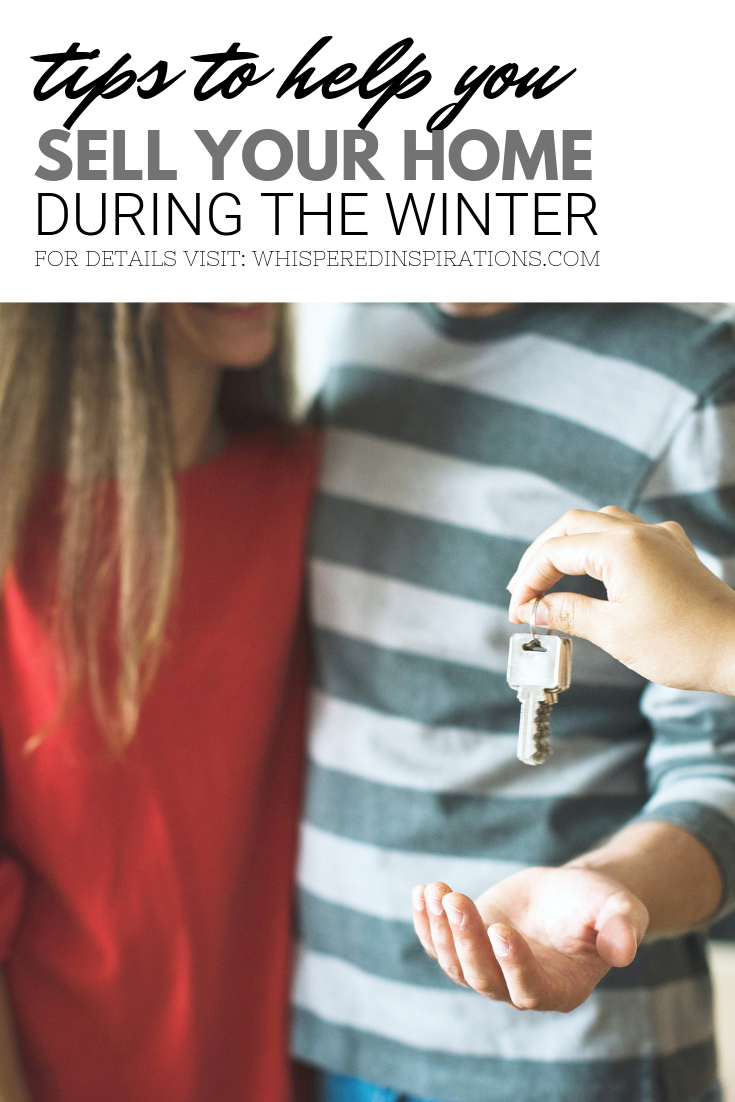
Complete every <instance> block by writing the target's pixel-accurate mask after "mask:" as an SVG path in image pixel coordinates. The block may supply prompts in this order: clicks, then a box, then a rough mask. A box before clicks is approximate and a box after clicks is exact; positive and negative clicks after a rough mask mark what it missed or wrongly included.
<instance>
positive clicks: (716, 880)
mask: <svg viewBox="0 0 735 1102" xmlns="http://www.w3.org/2000/svg"><path fill="white" fill-rule="evenodd" d="M567 867H569V868H582V869H588V870H590V871H592V872H597V873H601V874H602V875H605V876H609V877H611V878H612V879H614V880H617V881H618V882H619V883H620V884H622V885H623V887H624V888H626V889H627V890H628V891H629V892H632V894H633V895H635V896H637V897H638V899H640V901H641V902H642V903H643V904H644V906H645V907H646V908H647V910H648V913H649V916H650V920H651V921H650V927H649V930H650V932H651V933H662V932H664V931H666V932H670V931H671V932H673V931H678V930H681V931H684V930H687V929H692V928H694V927H697V926H699V925H701V924H702V923H704V922H706V921H707V920H708V919H709V918H711V917H712V916H713V915H714V914H715V912H716V911H717V909H718V907H719V906H720V902H721V898H722V888H723V885H722V877H721V874H720V870H719V868H718V866H717V863H716V861H715V859H714V857H713V856H712V854H711V853H710V851H709V850H708V849H707V847H706V846H705V845H704V843H703V842H700V841H699V839H698V838H695V836H694V835H693V834H692V833H691V832H690V831H688V830H686V829H685V828H684V827H680V826H677V825H675V824H674V823H667V822H665V821H655V822H640V823H632V824H630V825H629V826H627V827H625V828H624V829H623V830H621V831H620V833H619V834H616V835H615V836H614V837H613V838H611V839H610V840H609V841H608V842H606V843H605V844H604V845H602V846H600V847H599V848H598V849H596V850H592V851H590V852H589V853H586V854H582V856H580V857H577V858H575V859H574V860H573V861H570V862H569V863H568V866H567Z"/></svg>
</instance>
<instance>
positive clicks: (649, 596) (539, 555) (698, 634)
mask: <svg viewBox="0 0 735 1102" xmlns="http://www.w3.org/2000/svg"><path fill="white" fill-rule="evenodd" d="M565 574H589V575H590V576H591V577H593V578H597V579H599V580H600V581H602V582H603V583H604V584H605V587H606V589H607V595H608V600H607V601H597V600H594V599H593V598H591V597H585V596H582V595H581V594H578V593H563V592H558V593H547V592H546V591H547V590H548V589H549V588H550V587H551V586H552V585H554V584H555V583H556V582H558V581H559V579H560V578H562V577H563V576H564V575H565ZM508 588H509V589H510V591H511V593H512V599H511V602H510V611H509V619H510V621H511V623H523V622H525V621H527V620H528V619H529V617H530V610H531V607H532V603H533V600H534V599H535V598H536V597H539V596H543V600H542V601H541V603H540V605H539V606H538V610H537V615H536V621H537V623H539V624H547V625H550V626H551V627H552V628H557V629H559V630H560V631H564V632H568V633H569V634H570V635H578V636H581V637H582V638H584V639H589V640H590V641H591V642H592V643H595V644H596V645H597V646H599V647H602V648H603V650H606V651H608V652H609V653H610V654H612V655H613V657H615V658H617V659H618V660H619V661H621V662H623V663H624V664H625V665H626V666H629V667H630V668H631V669H633V670H636V671H637V672H638V673H640V674H642V675H643V676H644V677H647V678H649V679H650V680H651V681H657V682H658V683H659V684H662V685H669V686H671V687H672V688H678V689H704V690H710V691H713V692H721V693H729V694H731V695H735V593H734V592H733V591H732V590H731V589H730V587H729V586H727V585H725V583H724V582H722V581H721V580H720V579H719V578H717V577H716V576H715V575H714V574H712V572H711V571H709V570H708V569H707V568H706V567H705V566H704V565H703V563H701V562H700V560H699V559H698V558H697V556H696V553H695V551H694V548H693V547H692V545H691V543H690V542H689V540H688V539H687V536H686V534H685V532H684V530H683V529H682V528H681V527H680V526H679V525H678V524H675V523H673V522H667V523H665V524H646V523H645V522H644V521H642V520H641V519H640V517H637V516H635V515H634V514H633V513H627V512H625V510H623V509H618V508H616V507H615V506H608V507H606V508H605V509H601V510H600V512H598V513H593V512H584V511H582V510H575V511H572V512H569V513H565V514H564V516H563V517H561V519H560V520H558V521H557V522H556V524H553V525H552V526H551V527H550V528H548V529H547V530H546V531H545V532H544V533H543V534H542V535H540V536H539V537H538V539H536V540H535V541H534V542H533V543H532V544H531V546H530V547H529V548H528V550H527V551H526V553H525V555H524V556H523V558H522V559H521V561H520V564H519V566H518V570H517V571H516V573H515V575H514V576H513V578H512V579H511V581H510V584H509V586H508Z"/></svg>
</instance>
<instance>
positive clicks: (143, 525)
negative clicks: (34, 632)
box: [0, 303, 283, 749]
mask: <svg viewBox="0 0 735 1102" xmlns="http://www.w3.org/2000/svg"><path fill="white" fill-rule="evenodd" d="M243 375H244V376H250V378H244V379H243V380H242V382H239V381H238V380H235V379H233V380H232V381H231V383H230V386H229V388H228V389H229V390H231V392H232V403H231V404H232V405H233V408H236V410H237V412H238V413H239V414H240V415H241V414H242V413H243V412H244V410H246V409H247V410H250V409H252V406H253V391H254V390H255V389H258V390H260V391H267V390H268V389H271V390H272V389H273V388H272V385H270V382H271V381H272V379H273V378H274V377H278V375H277V372H276V371H275V370H274V369H273V368H272V365H271V369H270V370H269V371H268V372H265V373H263V372H261V373H259V374H256V375H254V376H253V375H251V373H250V372H245V373H243ZM224 390H225V388H224V387H223V391H224ZM262 397H263V394H262V393H260V394H258V395H257V399H256V402H257V403H260V401H261V399H262ZM282 398H283V392H282V393H281V394H280V395H277V396H276V401H278V400H279V399H282ZM52 467H57V468H59V469H60V470H61V471H62V472H63V476H64V477H63V487H64V489H63V500H62V506H63V507H62V522H61V529H60V534H59V538H58V548H57V562H58V577H57V578H56V580H55V585H54V594H55V596H54V599H53V600H52V601H51V602H50V605H51V606H52V607H50V608H49V613H50V614H51V616H52V621H53V629H54V631H55V633H56V634H57V638H58V643H59V652H60V655H61V656H62V658H63V667H62V670H61V672H62V676H63V679H64V680H63V686H64V693H63V701H64V702H65V704H66V705H67V706H68V705H70V704H71V703H73V701H74V700H75V699H76V697H77V696H78V693H79V690H80V689H81V688H83V687H86V688H87V689H88V691H89V693H90V698H91V701H92V705H93V707H94V711H95V713H96V715H97V717H98V720H99V722H100V725H101V727H102V730H103V732H104V734H105V738H106V740H107V742H108V744H109V745H110V746H111V747H113V748H116V749H120V748H122V747H123V746H125V745H126V744H127V743H128V742H129V740H130V739H131V738H132V736H133V734H134V733H135V729H136V726H137V722H138V716H139V713H140V707H141V701H142V699H143V696H144V693H145V690H146V688H147V686H148V685H149V684H150V680H151V677H152V675H153V673H154V671H155V669H156V665H157V662H158V660H159V657H160V653H161V647H162V644H163V640H164V632H165V627H166V622H167V617H168V612H169V609H170V606H171V601H172V597H173V594H174V590H175V585H176V578H177V567H178V517H177V493H176V477H175V462H174V451H173V443H172V433H171V426H170V423H169V404H168V396H167V385H166V376H165V372H164V368H163V363H162V358H161V350H160V327H159V308H158V306H157V305H155V304H150V303H148V304H135V303H132V304H131V303H115V304H109V303H106V304H97V303H78V304H46V303H27V304H2V305H0V576H1V577H2V578H4V577H5V575H6V572H7V569H8V567H9V566H10V564H11V562H12V561H13V559H14V557H15V556H16V553H17V551H18V549H19V543H20V542H21V541H22V538H23V532H24V526H25V522H26V518H27V516H28V511H29V508H30V506H31V504H32V502H33V499H34V495H35V493H36V491H37V489H38V487H39V484H40V483H41V481H42V480H43V478H44V476H45V474H46V472H47V471H48V470H49V468H52ZM111 623H112V624H113V625H114V633H113V638H112V639H110V638H109V627H110V624H111ZM110 653H112V654H113V656H114V657H113V660H112V663H111V662H110ZM111 667H112V669H113V670H114V673H112V676H110V669H111ZM60 714H61V713H60ZM59 718H60V717H59ZM47 730H48V729H46V730H45V731H43V732H39V735H38V736H37V737H36V739H34V740H32V742H34V743H36V742H38V741H40V739H41V738H42V737H43V736H44V735H45V734H46V733H47Z"/></svg>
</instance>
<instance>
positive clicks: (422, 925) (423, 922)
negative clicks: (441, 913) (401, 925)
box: [411, 884, 436, 960]
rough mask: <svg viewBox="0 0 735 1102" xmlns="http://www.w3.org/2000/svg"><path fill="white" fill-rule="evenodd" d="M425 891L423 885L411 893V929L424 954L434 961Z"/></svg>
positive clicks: (434, 954) (434, 951) (419, 885)
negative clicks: (424, 951)
mask: <svg viewBox="0 0 735 1102" xmlns="http://www.w3.org/2000/svg"><path fill="white" fill-rule="evenodd" d="M425 890H426V889H425V888H424V885H423V884H418V885H417V886H416V887H415V888H414V889H413V892H412V893H411V909H412V911H413V928H414V930H415V931H416V936H417V937H418V939H419V941H420V942H421V944H422V945H423V947H424V949H425V950H426V952H427V953H428V954H429V956H430V957H433V958H434V960H436V950H435V948H434V942H433V941H432V940H431V925H430V923H429V916H428V914H427V913H426V898H425V895H424V893H425Z"/></svg>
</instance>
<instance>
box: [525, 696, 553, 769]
mask: <svg viewBox="0 0 735 1102" xmlns="http://www.w3.org/2000/svg"><path fill="white" fill-rule="evenodd" d="M535 719H536V724H535V728H534V732H533V748H534V752H533V757H532V758H531V762H530V764H531V765H543V764H544V762H545V761H547V760H548V758H549V757H550V756H551V754H552V749H551V723H550V720H551V704H547V703H546V702H545V701H541V702H540V703H539V704H538V706H537V708H536V717H535Z"/></svg>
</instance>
